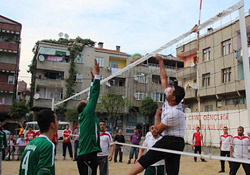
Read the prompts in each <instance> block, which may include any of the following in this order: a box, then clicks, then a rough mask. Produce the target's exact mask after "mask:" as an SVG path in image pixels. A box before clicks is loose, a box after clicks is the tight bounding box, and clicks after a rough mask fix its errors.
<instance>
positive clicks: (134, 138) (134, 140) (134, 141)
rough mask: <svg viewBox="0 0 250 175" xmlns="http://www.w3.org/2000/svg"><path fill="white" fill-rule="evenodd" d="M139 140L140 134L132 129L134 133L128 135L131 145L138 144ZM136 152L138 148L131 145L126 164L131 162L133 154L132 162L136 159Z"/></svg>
mask: <svg viewBox="0 0 250 175" xmlns="http://www.w3.org/2000/svg"><path fill="white" fill-rule="evenodd" d="M140 141H141V136H140V134H139V133H138V130H137V129H134V133H133V134H132V135H131V136H130V142H131V143H132V144H133V145H139V144H140ZM138 153H139V148H136V147H131V148H130V152H129V160H128V164H130V163H131V159H133V156H134V154H135V161H134V163H135V162H136V160H137V158H138Z"/></svg>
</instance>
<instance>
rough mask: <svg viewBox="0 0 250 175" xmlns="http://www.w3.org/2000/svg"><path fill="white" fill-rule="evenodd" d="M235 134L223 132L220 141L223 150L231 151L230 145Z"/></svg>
mask: <svg viewBox="0 0 250 175" xmlns="http://www.w3.org/2000/svg"><path fill="white" fill-rule="evenodd" d="M232 139H233V136H232V135H231V134H227V135H224V134H221V135H220V141H221V151H230V146H231V143H232Z"/></svg>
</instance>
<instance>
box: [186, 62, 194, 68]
mask: <svg viewBox="0 0 250 175" xmlns="http://www.w3.org/2000/svg"><path fill="white" fill-rule="evenodd" d="M187 66H188V67H194V66H195V64H194V63H193V62H188V63H187Z"/></svg>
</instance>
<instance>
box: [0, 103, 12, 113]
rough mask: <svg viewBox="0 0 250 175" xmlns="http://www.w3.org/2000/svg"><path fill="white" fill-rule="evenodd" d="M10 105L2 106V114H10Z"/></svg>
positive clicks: (0, 109)
mask: <svg viewBox="0 0 250 175" xmlns="http://www.w3.org/2000/svg"><path fill="white" fill-rule="evenodd" d="M9 107H10V105H3V104H0V111H1V112H8V110H9Z"/></svg>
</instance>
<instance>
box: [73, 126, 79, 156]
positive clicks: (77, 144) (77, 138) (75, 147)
mask: <svg viewBox="0 0 250 175" xmlns="http://www.w3.org/2000/svg"><path fill="white" fill-rule="evenodd" d="M73 134H74V135H75V136H74V161H76V158H77V151H78V147H79V125H78V124H77V126H76V128H75V130H74V132H73Z"/></svg>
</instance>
